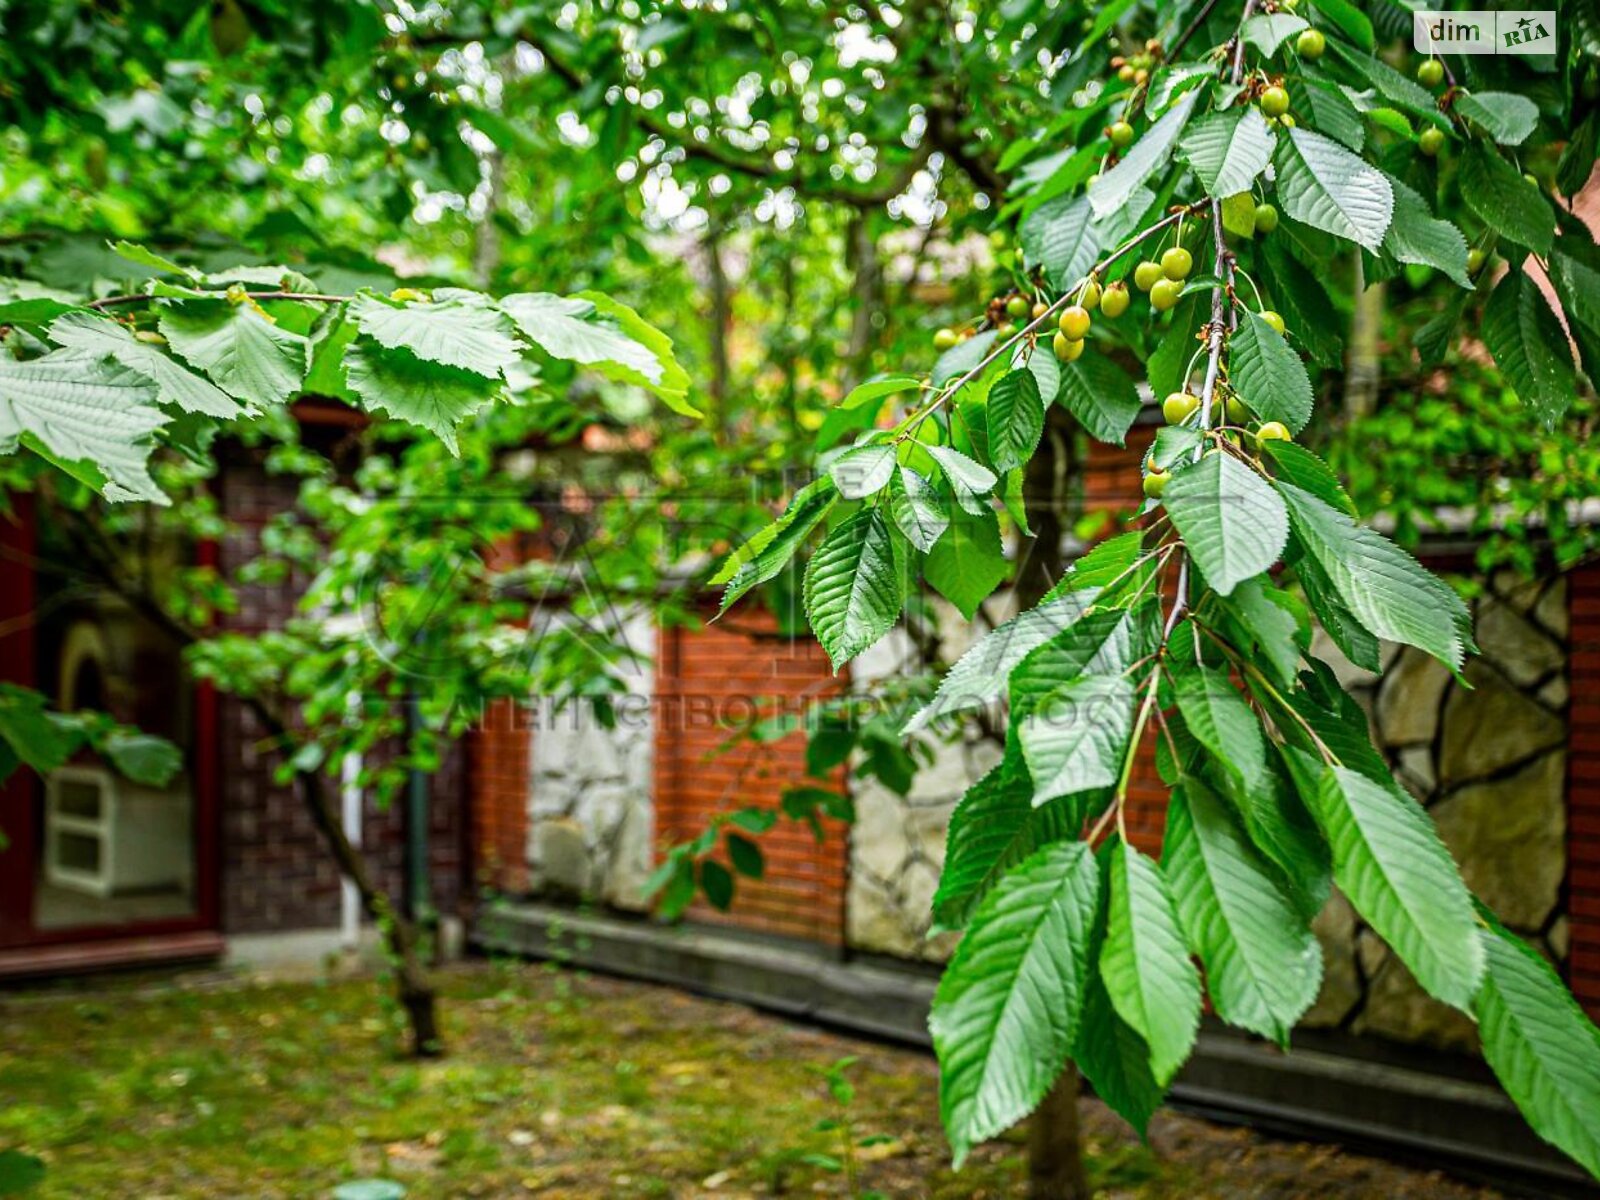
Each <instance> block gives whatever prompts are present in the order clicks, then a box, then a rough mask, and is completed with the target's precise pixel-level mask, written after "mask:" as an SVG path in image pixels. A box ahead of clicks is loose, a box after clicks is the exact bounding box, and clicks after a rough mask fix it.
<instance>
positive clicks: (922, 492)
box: [889, 467, 950, 554]
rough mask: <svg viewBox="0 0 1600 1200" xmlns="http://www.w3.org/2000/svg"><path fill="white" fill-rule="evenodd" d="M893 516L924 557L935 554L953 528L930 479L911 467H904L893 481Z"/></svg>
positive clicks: (890, 496) (891, 509) (891, 494)
mask: <svg viewBox="0 0 1600 1200" xmlns="http://www.w3.org/2000/svg"><path fill="white" fill-rule="evenodd" d="M889 515H890V516H892V517H893V518H894V523H895V525H896V526H897V527H898V528H899V530H900V532H901V533H903V534H905V535H906V541H908V542H910V543H911V544H912V545H913V546H915V547H916V548H917V549H918V550H921V551H922V552H923V553H924V554H927V553H928V552H929V551H931V550H932V549H933V548H934V546H935V545H936V544H937V543H938V541H939V539H940V538H941V537H942V536H943V535H944V531H945V530H946V529H948V528H950V514H949V513H948V512H946V511H945V506H944V501H943V500H942V499H941V498H940V496H939V493H938V492H936V491H935V490H934V488H933V485H932V484H930V483H929V482H928V481H927V480H926V479H924V478H923V477H922V476H921V475H919V474H917V472H915V471H913V470H912V469H911V468H910V467H901V468H900V471H899V473H898V474H897V475H895V476H894V477H893V478H892V480H891V482H890V490H889Z"/></svg>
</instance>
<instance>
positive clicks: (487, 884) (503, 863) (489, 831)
mask: <svg viewBox="0 0 1600 1200" xmlns="http://www.w3.org/2000/svg"><path fill="white" fill-rule="evenodd" d="M525 716H526V712H525V710H524V709H523V708H521V707H520V706H518V705H515V704H513V703H512V702H511V701H510V700H496V701H494V702H492V703H491V704H490V705H489V707H488V709H487V710H486V711H485V713H484V716H483V720H482V722H481V723H480V724H479V726H478V728H476V729H474V730H473V732H472V734H471V735H470V736H469V737H468V739H467V764H468V768H467V778H468V788H469V791H470V794H471V799H472V873H473V882H474V883H475V884H476V885H477V886H478V887H479V888H483V889H492V890H494V891H498V892H505V893H509V894H511V895H518V894H521V893H524V892H526V891H527V890H528V803H529V796H528V788H529V786H530V779H531V774H530V770H531V761H532V753H533V745H532V738H533V731H532V730H531V728H530V727H529V723H528V722H527V720H526V719H525Z"/></svg>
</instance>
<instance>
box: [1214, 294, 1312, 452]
mask: <svg viewBox="0 0 1600 1200" xmlns="http://www.w3.org/2000/svg"><path fill="white" fill-rule="evenodd" d="M1228 381H1229V382H1230V383H1232V384H1233V387H1234V390H1235V391H1237V392H1238V393H1239V396H1240V398H1241V399H1243V400H1244V402H1245V403H1246V404H1248V405H1249V406H1250V409H1251V411H1252V412H1254V413H1255V414H1256V416H1258V417H1260V418H1261V419H1262V420H1263V421H1282V422H1283V423H1284V424H1285V425H1287V426H1288V427H1289V432H1290V433H1299V432H1300V431H1301V430H1302V429H1304V428H1305V427H1306V423H1307V422H1308V421H1310V420H1311V406H1312V394H1311V377H1310V376H1309V375H1307V374H1306V365H1305V363H1303V362H1301V361H1300V356H1299V355H1298V354H1296V353H1295V352H1294V351H1293V350H1292V349H1290V348H1289V343H1288V342H1287V341H1285V340H1284V338H1283V335H1282V334H1280V333H1279V332H1278V331H1277V330H1276V329H1274V328H1272V326H1270V325H1268V324H1267V323H1266V322H1265V321H1263V320H1262V319H1261V318H1260V317H1258V316H1256V314H1255V313H1253V312H1243V313H1240V314H1239V327H1238V328H1237V329H1235V330H1234V331H1233V336H1232V337H1231V338H1229V340H1228Z"/></svg>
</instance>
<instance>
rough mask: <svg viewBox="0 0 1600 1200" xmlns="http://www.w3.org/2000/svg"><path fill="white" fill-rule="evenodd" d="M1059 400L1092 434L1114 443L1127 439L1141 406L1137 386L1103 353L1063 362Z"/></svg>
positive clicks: (1116, 444)
mask: <svg viewBox="0 0 1600 1200" xmlns="http://www.w3.org/2000/svg"><path fill="white" fill-rule="evenodd" d="M1057 399H1058V401H1059V402H1060V403H1061V404H1062V405H1064V406H1065V407H1066V409H1067V411H1068V412H1070V413H1071V414H1072V415H1073V416H1075V417H1077V418H1078V421H1079V422H1080V423H1081V424H1082V425H1083V427H1084V428H1085V429H1087V430H1088V431H1089V433H1090V435H1091V436H1092V437H1094V438H1096V439H1097V440H1099V441H1102V442H1109V443H1110V444H1111V445H1113V446H1120V445H1122V444H1123V443H1124V442H1125V441H1126V440H1127V437H1128V430H1129V429H1131V428H1132V427H1133V423H1134V421H1135V420H1136V419H1137V418H1138V416H1139V409H1140V408H1141V407H1142V402H1141V401H1140V399H1139V387H1138V385H1137V384H1136V383H1134V381H1133V380H1132V379H1131V378H1129V376H1128V374H1127V372H1126V371H1124V370H1123V369H1122V368H1121V367H1119V366H1117V364H1116V363H1114V362H1112V361H1111V360H1110V359H1109V358H1107V357H1106V356H1105V355H1103V354H1085V355H1084V356H1083V357H1082V358H1080V359H1079V360H1078V361H1077V362H1070V363H1063V364H1062V365H1061V391H1060V393H1059V394H1058V396H1057Z"/></svg>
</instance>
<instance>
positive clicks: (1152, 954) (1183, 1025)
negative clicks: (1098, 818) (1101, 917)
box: [1100, 841, 1200, 1087]
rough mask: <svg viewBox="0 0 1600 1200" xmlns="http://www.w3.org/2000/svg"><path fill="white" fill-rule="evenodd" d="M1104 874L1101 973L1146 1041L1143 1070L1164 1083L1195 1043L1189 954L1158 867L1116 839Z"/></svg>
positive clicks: (1195, 975) (1194, 977)
mask: <svg viewBox="0 0 1600 1200" xmlns="http://www.w3.org/2000/svg"><path fill="white" fill-rule="evenodd" d="M1109 874H1110V881H1111V883H1110V897H1111V899H1110V904H1109V905H1108V907H1107V910H1106V940H1105V944H1104V945H1103V946H1102V947H1101V948H1100V978H1101V979H1103V980H1104V981H1105V985H1106V994H1107V995H1108V996H1110V998H1111V1004H1112V1006H1113V1007H1114V1008H1115V1009H1116V1010H1117V1015H1118V1016H1120V1017H1121V1018H1122V1019H1123V1020H1124V1021H1126V1022H1127V1023H1128V1026H1129V1027H1130V1028H1131V1029H1132V1030H1133V1031H1134V1032H1135V1033H1137V1034H1138V1035H1139V1036H1140V1037H1141V1038H1143V1039H1144V1042H1145V1044H1146V1045H1147V1046H1149V1048H1150V1073H1151V1075H1152V1076H1154V1078H1155V1081H1156V1083H1157V1084H1158V1085H1160V1086H1161V1087H1166V1085H1167V1084H1169V1083H1170V1082H1172V1077H1173V1076H1174V1075H1176V1074H1177V1073H1178V1068H1179V1067H1181V1066H1183V1063H1184V1060H1185V1059H1186V1058H1188V1057H1189V1052H1190V1050H1192V1049H1193V1048H1194V1039H1195V1034H1196V1033H1197V1032H1198V1031H1199V1028H1200V975H1199V972H1197V971H1196V970H1195V967H1194V963H1193V962H1191V961H1190V959H1189V951H1188V947H1187V946H1186V945H1185V944H1184V940H1183V934H1182V932H1181V931H1180V930H1179V927H1178V916H1177V913H1176V912H1175V911H1174V909H1173V905H1172V896H1171V894H1170V893H1169V892H1168V890H1167V881H1166V880H1165V879H1164V878H1163V877H1162V874H1161V868H1160V867H1158V866H1157V865H1156V864H1155V863H1153V862H1151V861H1150V859H1148V858H1146V857H1145V856H1144V855H1142V854H1140V853H1139V851H1137V850H1135V849H1134V848H1133V847H1132V846H1129V845H1127V844H1126V843H1125V842H1122V841H1118V842H1117V843H1116V845H1115V846H1114V847H1113V848H1112V850H1111V857H1110V868H1109Z"/></svg>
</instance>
